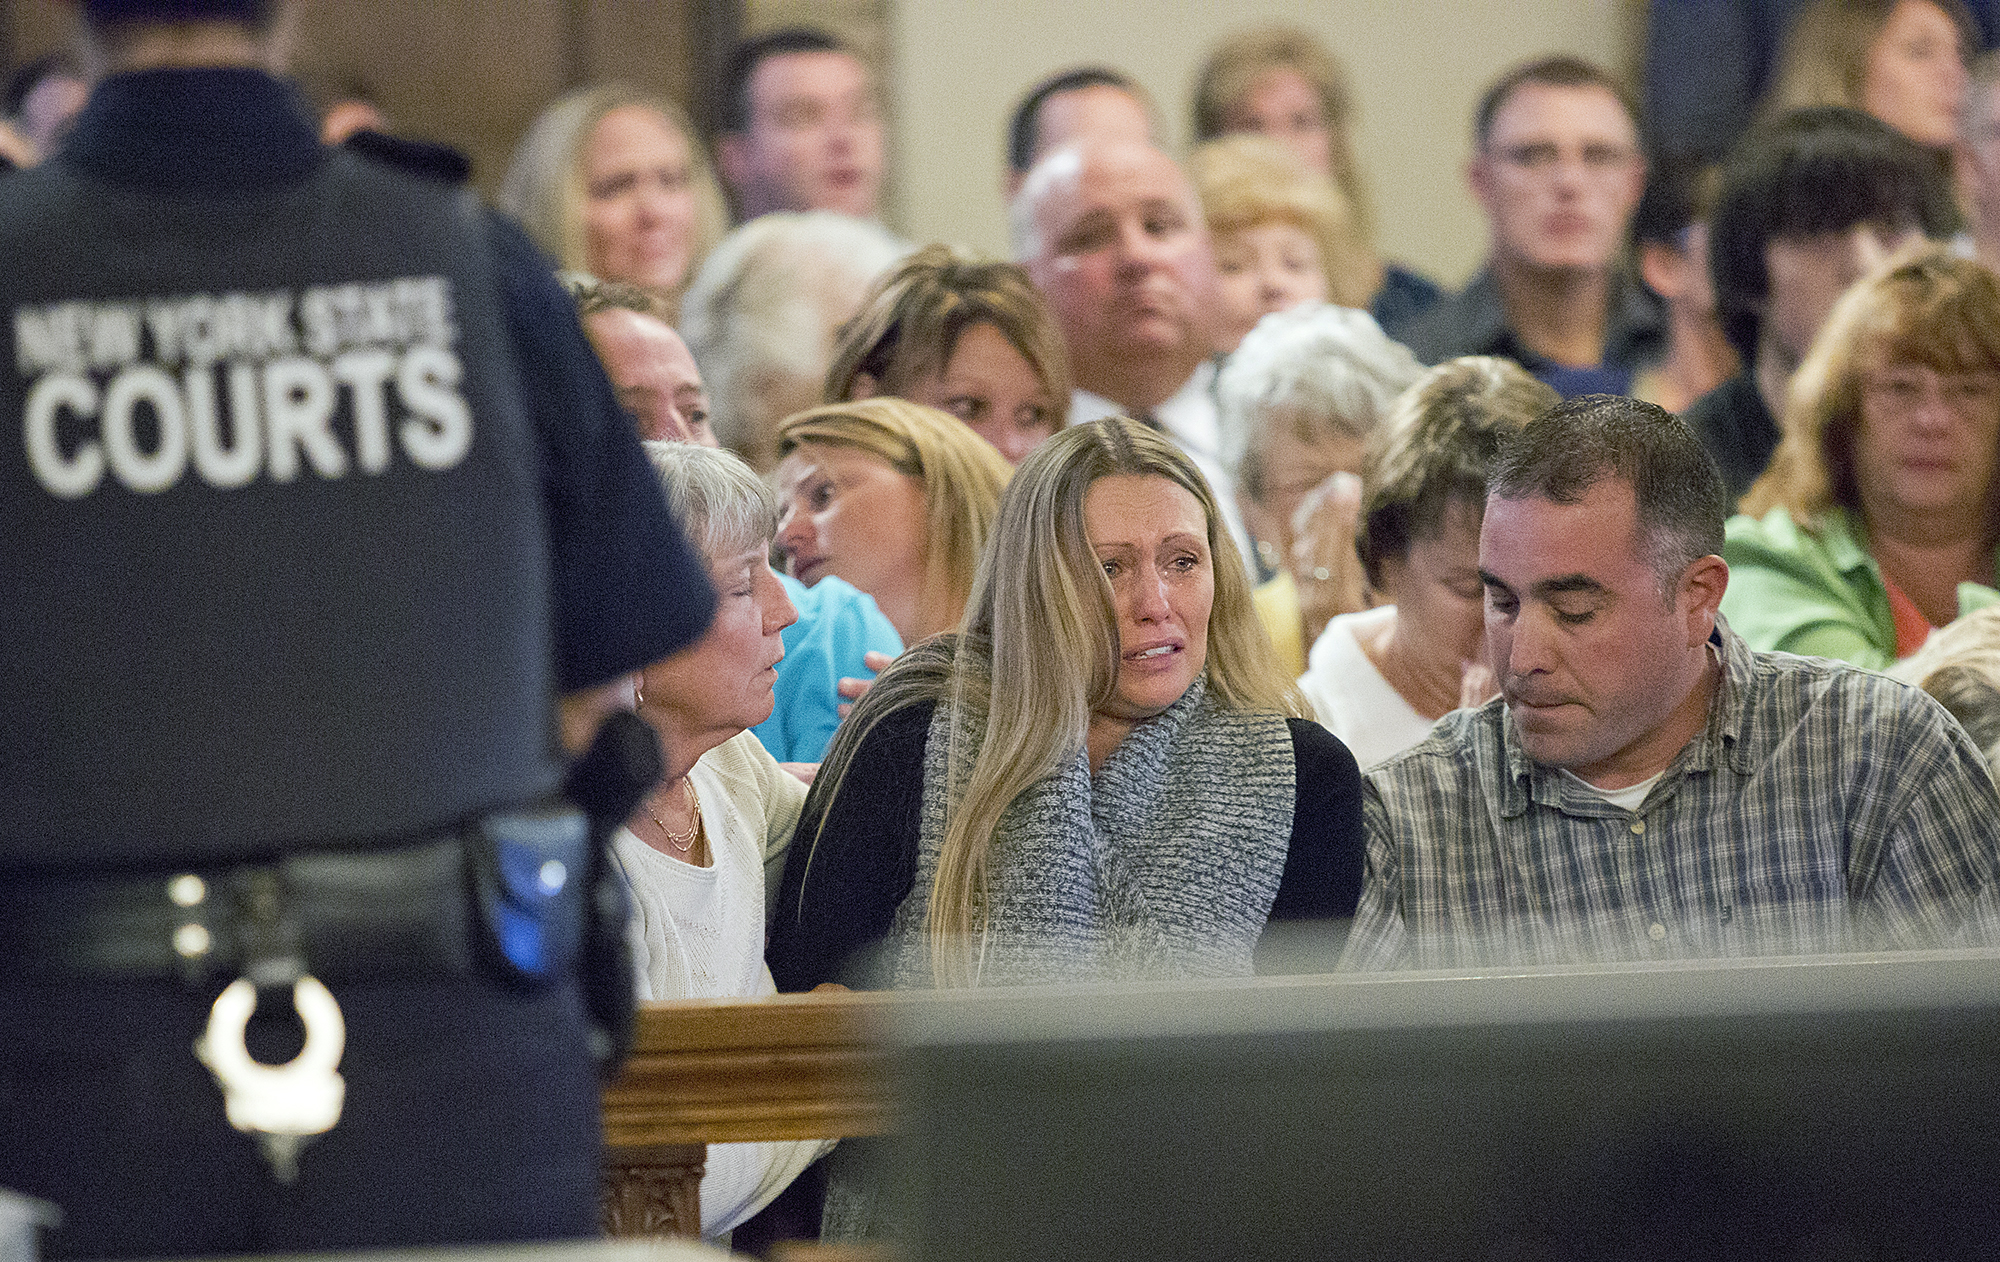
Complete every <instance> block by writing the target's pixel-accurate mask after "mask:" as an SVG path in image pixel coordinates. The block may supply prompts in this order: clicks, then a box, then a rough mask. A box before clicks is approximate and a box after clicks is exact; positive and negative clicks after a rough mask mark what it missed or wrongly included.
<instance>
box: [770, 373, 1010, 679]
mask: <svg viewBox="0 0 2000 1262" xmlns="http://www.w3.org/2000/svg"><path fill="white" fill-rule="evenodd" d="M778 455H779V457H780V459H779V463H778V470H777V473H776V475H775V480H776V482H777V486H778V496H779V501H780V503H781V504H782V506H783V507H782V510H781V514H780V516H779V519H778V538H777V546H778V551H780V552H782V553H784V555H785V568H786V569H787V570H789V571H790V572H791V575H792V577H793V578H795V579H797V580H799V582H801V583H804V584H805V585H806V586H807V587H814V586H817V585H818V584H819V583H820V582H821V581H822V580H824V579H826V578H828V577H834V578H840V579H844V580H846V581H847V582H849V583H851V584H853V585H854V586H855V587H857V588H859V589H860V590H862V591H864V592H866V593H868V594H869V595H870V596H872V597H874V599H875V603H876V604H877V605H878V606H880V607H881V610H882V612H883V614H885V615H886V616H887V617H888V619H889V621H890V622H891V623H893V624H894V625H895V628H896V632H897V634H898V635H900V636H901V637H902V640H903V643H904V644H915V643H917V642H918V641H919V640H923V639H927V638H928V637H930V636H933V635H936V634H938V633H939V632H943V631H950V630H952V629H954V628H956V627H957V626H958V624H959V620H960V618H961V617H963V616H964V613H965V599H966V594H967V593H968V592H969V591H970V590H971V588H972V575H973V570H974V568H975V567H976V566H977V565H978V564H979V556H980V553H981V551H982V550H983V549H984V548H985V547H986V541H987V539H988V537H989V536H990V535H991V534H992V531H993V514H994V512H995V510H996V508H997V506H998V504H999V501H1000V491H1001V488H1003V487H1004V486H1006V485H1007V479H1008V478H1009V477H1010V476H1011V475H1012V474H1013V469H1012V467H1011V466H1009V465H1008V463H1007V462H1006V461H1005V460H1004V459H1002V458H1001V456H1000V453H999V452H997V451H995V450H994V449H993V446H992V444H990V443H988V442H986V441H984V440H983V439H981V438H980V437H979V436H978V435H976V434H974V433H973V432H972V431H971V430H969V429H967V428H966V427H965V426H964V425H961V424H960V423H959V422H958V421H957V420H956V419H955V418H953V417H952V416H951V415H950V414H949V413H947V412H940V411H938V410H937V409H936V408H928V407H924V406H922V405H921V404H916V403H910V402H908V401H906V400H903V399H891V398H878V399H864V400H861V401H860V402H858V403H830V404H827V405H825V406H823V407H816V408H811V409H809V410H807V411H804V412H800V413H799V414H797V415H796V416H790V417H787V418H786V419H785V422H784V424H783V425H781V426H779V427H778Z"/></svg>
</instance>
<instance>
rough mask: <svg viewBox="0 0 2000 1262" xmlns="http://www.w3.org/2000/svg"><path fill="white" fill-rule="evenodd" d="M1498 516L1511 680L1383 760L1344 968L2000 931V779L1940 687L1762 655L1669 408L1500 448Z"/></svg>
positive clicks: (1646, 954)
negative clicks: (1939, 699) (1723, 609)
mask: <svg viewBox="0 0 2000 1262" xmlns="http://www.w3.org/2000/svg"><path fill="white" fill-rule="evenodd" d="M1488 486H1489V495H1488V499H1487V505H1486V518H1485V524H1484V527H1483V529H1482V530H1481V532H1480V545H1479V564H1480V577H1481V579H1482V581H1483V582H1484V584H1485V587H1486V638H1487V649H1488V652H1489V654H1490V657H1491V660H1492V663H1493V668H1494V671H1495V673H1496V674H1497V675H1498V676H1499V680H1500V686H1501V695H1500V697H1499V698H1497V699H1495V700H1494V701H1491V702H1489V703H1488V704H1486V705H1485V706H1483V707H1481V708H1479V709H1477V710H1459V711H1456V712H1454V713H1452V714H1450V715H1447V716H1446V717H1445V718H1444V719H1442V720H1440V721H1439V723H1438V725H1437V727H1436V728H1435V729H1434V730H1433V731H1432V733H1431V735H1430V736H1429V737H1428V738H1427V739H1426V740H1424V741H1423V742H1422V743H1421V744H1419V745H1417V746H1415V747H1414V748H1412V749H1410V750H1407V751H1405V752H1404V753H1403V754H1401V755H1399V756H1397V757H1395V758H1393V759H1390V760H1389V761H1388V762H1385V763H1383V764H1382V765H1381V766H1379V767H1377V768H1376V769H1375V770H1374V771H1373V772H1371V773H1370V774H1369V776H1368V778H1367V784H1366V789H1365V795H1364V803H1365V813H1366V819H1367V827H1368V866H1367V882H1366V886H1365V888H1364V890H1363V893H1362V897H1361V906H1360V910H1359V913H1358V914H1357V916H1356V918H1355V924H1354V930H1353V933H1352V935H1351V937H1350V938H1349V941H1348V946H1347V953H1346V956H1345V957H1344V960H1343V963H1344V964H1346V965H1347V966H1350V967H1361V968H1391V967H1418V968H1442V967H1457V966H1464V965H1479V964H1513V963H1559V962H1573V961H1588V960H1607V959H1610V960H1626V959H1659V958H1690V957H1692V958H1705V957H1718V956H1741V955H1764V954H1781V953H1791V952H1803V951H1841V950H1857V949H1874V948H1879V947H1923V946H1958V945H1985V944H1988V943H1992V942H1995V941H2000V795H1996V794H1995V792H1994V788H1993V783H1992V781H1991V779H1990V778H1989V776H1988V773H1987V769H1986V764H1985V762H1984V761H1983V760H1982V758H1981V757H1980V754H1979V751H1978V750H1977V749H1976V748H1974V746H1973V744H1972V742H1971V740H1970V739H1969V738H1967V737H1966V735H1965V733H1964V732H1963V731H1962V730H1961V729H1960V728H1959V726H1958V724H1957V723H1956V722H1955V721H1954V720H1953V719H1952V718H1951V717H1950V716H1949V715H1948V714H1946V713H1945V711H1944V710H1943V709H1942V708H1941V707H1940V706H1938V705H1937V704H1936V703H1935V702H1933V701H1932V700H1931V699H1930V698H1929V697H1927V696H1925V695H1924V694H1923V693H1921V692H1918V691H1917V690H1915V689H1912V688H1908V687H1906V686H1904V685H1902V684H1899V683H1895V682H1893V681H1891V680H1889V679H1886V678H1884V677H1882V676H1879V675H1875V674H1871V673H1868V672H1866V671H1861V670H1858V669H1855V668H1852V667H1848V666H1845V665H1842V664H1840V663H1836V662H1830V661H1825V660H1821V659H1818V658H1803V657H1794V656H1791V655H1789V654H1784V653H1753V652H1751V651H1750V649H1749V648H1748V646H1746V645H1745V644H1744V643H1743V641H1742V640H1741V639H1739V638H1738V637H1737V636H1736V635H1734V634H1733V633H1732V632H1731V631H1730V630H1729V627H1728V625H1727V624H1726V623H1725V622H1723V621H1722V620H1721V619H1720V617H1719V616H1718V615H1717V612H1716V609H1717V606H1718V604H1719V603H1720V602H1721V600H1722V593H1723V589H1724V588H1725V587H1726V586H1727V585H1728V582H1729V569H1728V566H1727V565H1725V564H1724V563H1723V561H1722V558H1721V557H1720V556H1719V555H1718V554H1719V553H1720V552H1721V550H1722V523H1723V518H1724V516H1725V513H1726V510H1727V503H1726V500H1725V498H1724V493H1723V489H1722V485H1721V481H1720V479H1719V478H1718V476H1717V474H1716V472H1715V469H1714V466H1713V465H1712V464H1711V463H1710V462H1709V459H1708V457H1707V456H1706V455H1705V454H1704V453H1703V451H1702V449H1701V446H1700V444H1699V443H1698V442H1697V441H1696V440H1695V438H1694V437H1693V435H1692V434H1691V433H1690V432H1689V431H1688V429H1687V428H1686V427H1685V426H1684V425H1683V424H1682V423H1681V422H1679V421H1678V420H1676V419H1675V418H1673V417H1672V416H1670V415H1668V414H1667V413H1666V412H1664V411H1661V410H1660V409H1659V408H1657V407H1654V406H1653V405H1651V404H1647V403H1639V402H1636V401H1634V400H1631V399H1625V398H1614V397H1611V396H1605V395H1594V396H1589V397H1586V398H1582V399H1576V400H1572V401H1571V402H1568V403H1565V404H1562V405H1561V406H1559V407H1557V408H1555V409H1553V410H1551V411H1550V412H1548V413H1546V414H1545V415H1543V416H1542V417H1541V418H1540V419H1538V420H1536V421H1535V422H1534V423H1533V424H1532V425H1530V426H1529V427H1528V428H1527V429H1526V430H1524V431H1522V432H1521V433H1520V434H1519V435H1517V436H1516V437H1515V438H1514V439H1513V440H1512V441H1511V442H1509V443H1507V444H1506V445H1505V446H1504V447H1503V449H1502V451H1501V453H1500V455H1499V457H1498V459H1497V460H1496V462H1495V464H1494V466H1493V468H1492V470H1491V473H1490V476H1489V481H1488Z"/></svg>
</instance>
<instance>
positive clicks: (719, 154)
mask: <svg viewBox="0 0 2000 1262" xmlns="http://www.w3.org/2000/svg"><path fill="white" fill-rule="evenodd" d="M717 101H718V103H719V109H720V118H719V120H718V123H717V127H716V133H717V134H716V142H715V156H716V160H717V161H718V162H719V163H720V164H721V167H722V178H723V180H724V182H726V183H727V184H728V185H729V192H730V195H731V196H732V197H734V198H735V200H736V211H737V217H738V218H739V219H740V220H750V219H755V218H756V217H757V216H759V215H768V214H770V213H771V212H772V211H775V210H789V211H810V210H830V211H833V212H834V213H836V214H841V215H851V216H853V217H854V218H856V219H873V218H875V216H876V214H877V212H878V210H879V209H880V207H879V205H878V203H879V202H880V199H881V195H882V171H883V160H884V155H885V153H886V146H885V143H884V137H883V131H882V107H881V104H880V102H879V101H878V100H877V99H876V95H875V76H874V75H873V74H872V73H871V72H870V71H869V69H868V66H867V65H866V64H865V63H864V62H863V61H862V60H861V58H859V57H857V56H856V55H855V54H854V51H853V50H852V49H850V48H849V47H848V46H847V45H845V44H843V43H841V42H840V41H839V40H838V39H835V38H834V37H833V36H832V35H829V34H827V33H826V32H825V31H822V30H818V29H816V28H813V27H804V26H791V27H785V28H784V29H782V30H776V31H769V32H766V33H765V34H762V35H758V36H755V37H753V38H751V39H749V40H746V41H744V42H743V43H742V44H739V45H738V46H737V47H736V49H735V51H734V52H733V53H731V54H730V57H729V64H728V67H727V69H726V71H725V72H724V74H723V80H722V85H721V89H720V91H719V92H718V94H717Z"/></svg>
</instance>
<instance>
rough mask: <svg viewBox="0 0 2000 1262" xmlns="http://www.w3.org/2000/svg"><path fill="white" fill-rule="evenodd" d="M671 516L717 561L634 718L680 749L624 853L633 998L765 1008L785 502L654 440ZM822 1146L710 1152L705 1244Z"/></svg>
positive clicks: (732, 472) (795, 799)
mask: <svg viewBox="0 0 2000 1262" xmlns="http://www.w3.org/2000/svg"><path fill="white" fill-rule="evenodd" d="M646 454H647V455H648V457H649V458H650V459H651V460H652V462H653V467H654V468H655V469H656V470H658V472H659V475H660V481H661V485H662V486H663V487H664V489H665V491H666V497H667V505H668V507H669V508H671V509H672V510H673V512H674V517H675V519H676V520H678V521H679V522H680V523H681V525H682V527H683V529H685V530H686V531H687V532H688V536H689V538H690V539H691V540H692V541H693V542H694V543H695V545H696V547H697V548H698V550H699V551H700V552H701V554H702V555H703V556H704V557H705V558H706V559H707V562H708V573H709V578H710V581H711V582H713V584H714V586H715V590H716V593H717V595H718V597H719V603H718V604H717V606H716V611H715V621H714V622H713V623H711V624H710V625H709V629H708V631H707V632H706V633H705V634H704V635H703V636H702V638H701V639H699V640H697V641H696V642H695V643H694V644H693V645H692V646H690V647H688V648H685V649H683V650H681V651H680V652H679V653H676V654H674V655H673V656H672V657H669V658H667V659H666V660H664V661H661V662H656V663H654V664H653V665H651V666H648V667H647V668H646V669H645V670H644V671H643V672H641V673H640V674H639V676H638V677H637V679H636V681H635V687H634V699H635V702H636V704H637V707H638V712H639V717H641V718H643V719H645V720H646V722H647V723H649V724H651V725H652V726H653V727H654V728H655V729H656V730H657V731H658V732H659V733H660V737H661V740H662V742H663V744H664V746H665V748H667V749H670V750H672V751H674V754H673V761H672V762H670V763H669V764H668V766H667V770H666V775H665V777H664V778H663V779H662V780H661V782H660V784H659V786H658V787H656V788H655V789H654V790H653V791H652V792H651V793H650V794H649V795H648V796H647V798H646V800H645V801H644V802H642V803H641V804H640V806H639V809H638V811H636V812H635V813H634V814H633V816H632V818H631V821H630V822H629V823H628V824H627V825H626V826H625V827H624V828H621V829H620V830H619V831H618V834H617V838H616V841H615V843H614V845H615V849H616V854H617V856H618V862H619V864H620V865H621V866H622V867H623V869H624V871H625V877H626V880H627V881H628V882H629V884H630V887H631V890H632V903H633V927H634V934H633V937H634V939H635V947H636V950H635V954H636V955H637V964H638V981H639V997H640V998H641V999H645V1000H660V999H755V998H758V997H759V996H762V995H769V994H772V993H774V992H775V987H773V986H772V984H771V972H770V970H769V969H768V968H766V967H765V965H764V916H765V911H764V906H765V898H764V874H765V869H766V868H767V867H769V868H770V869H771V870H772V871H773V872H776V871H777V870H778V867H779V865H780V864H781V863H782V861H783V855H784V852H785V848H786V847H787V846H788V845H790V844H791V840H792V829H793V826H794V825H795V824H797V822H798V818H799V809H800V808H801V807H802V806H803V805H804V804H805V796H806V787H805V785H804V784H802V783H800V782H799V781H798V780H797V779H795V778H794V777H792V776H789V775H787V774H785V772H784V771H783V770H782V769H781V768H780V767H779V766H778V764H777V762H776V761H774V760H773V758H772V757H771V755H770V754H769V753H768V752H766V750H765V749H764V746H763V745H762V744H760V743H759V742H758V740H757V738H756V737H755V736H753V735H751V734H750V731H749V728H750V727H751V726H752V725H754V724H757V723H761V722H763V721H764V720H765V719H766V718H767V717H768V716H769V715H770V713H771V710H772V707H773V706H774V704H775V699H774V697H773V694H772V685H773V683H774V681H775V680H776V678H777V670H776V667H777V665H778V662H779V661H780V659H781V658H782V657H783V656H784V652H785V650H784V643H783V639H782V632H783V631H784V629H785V628H786V627H787V626H789V625H790V624H791V623H792V620H793V617H794V613H793V609H792V606H791V602H790V601H789V600H787V599H786V598H785V589H784V586H783V584H782V583H780V582H779V580H778V576H777V575H775V574H773V573H772V572H771V566H770V562H769V556H770V550H771V536H772V532H773V529H774V527H775V526H776V523H777V519H778V512H777V502H776V500H775V499H774V498H773V497H772V495H771V492H770V490H769V488H767V487H766V486H765V485H764V482H763V480H762V479H760V478H759V477H758V476H757V475H756V474H755V473H754V472H752V471H751V469H750V467H749V466H748V465H746V464H744V463H743V462H742V461H741V460H740V459H738V458H737V457H736V456H734V455H731V454H730V453H728V452H726V451H715V450H711V449H708V448H703V447H698V446H694V445H692V444H689V443H668V442H650V443H648V444H647V445H646ZM827 1146H828V1145H823V1144H821V1143H819V1142H817V1141H812V1140H803V1141H794V1142H789V1143H783V1142H781V1143H756V1144H748V1143H746V1144H711V1145H709V1148H708V1162H707V1167H706V1169H705V1170H704V1172H703V1174H702V1178H701V1234H702V1236H703V1238H704V1239H711V1240H712V1239H715V1238H717V1237H719V1236H722V1235H723V1234H724V1233H726V1232H728V1231H729V1230H730V1229H731V1228H733V1227H735V1226H736V1225H737V1224H738V1223H740V1222H742V1221H743V1220H744V1219H746V1218H748V1217H750V1215H752V1214H754V1213H755V1212H756V1211H757V1210H758V1209H760V1208H762V1207H763V1206H764V1205H765V1204H766V1203H768V1202H769V1201H770V1200H771V1198H772V1197H774V1196H776V1195H777V1194H778V1193H779V1192H780V1191H782V1190H783V1189H784V1187H785V1185H786V1184H788V1183H790V1182H791V1181H792V1179H793V1178H795V1177H796V1176H797V1175H798V1173H799V1172H800V1171H801V1170H803V1169H805V1167H806V1166H807V1165H808V1164H810V1163H811V1162H812V1161H813V1160H814V1159H815V1158H817V1157H818V1156H819V1154H820V1153H821V1152H823V1151H825V1148H826V1147H827Z"/></svg>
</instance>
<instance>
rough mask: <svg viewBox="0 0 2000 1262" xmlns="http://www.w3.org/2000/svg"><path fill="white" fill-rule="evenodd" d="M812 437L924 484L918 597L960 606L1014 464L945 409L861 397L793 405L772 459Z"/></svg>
mask: <svg viewBox="0 0 2000 1262" xmlns="http://www.w3.org/2000/svg"><path fill="white" fill-rule="evenodd" d="M810 443H829V444H833V445H836V446H846V447H858V448H860V449H861V450H862V451H866V452H868V453H870V454H872V455H875V456H879V457H881V458H882V459H883V460H886V461H887V462H888V463H889V464H890V466H891V467H893V468H894V469H895V470H896V472H898V473H901V474H904V475H906V476H908V477H912V478H915V479H916V480H917V481H918V482H921V483H922V484H923V488H924V580H923V590H924V593H925V598H924V602H923V603H924V604H925V605H926V606H929V605H931V604H932V602H933V600H935V601H936V603H937V605H939V606H941V607H944V608H949V609H963V608H965V603H966V597H967V595H968V594H969V593H970V592H971V590H972V582H973V573H974V571H975V570H976V569H977V568H978V565H979V557H980V554H981V553H982V552H983V551H984V550H985V548H986V541H987V538H988V536H990V535H991V534H992V533H993V524H994V516H995V514H996V513H997V512H998V511H999V507H1000V492H1001V489H1002V488H1004V487H1005V486H1006V485H1007V479H1008V478H1010V477H1011V476H1013V473H1014V469H1013V466H1011V465H1009V464H1008V463H1007V460H1006V457H1004V456H1002V455H1001V454H1000V453H999V452H998V451H996V450H994V448H993V445H992V444H991V443H989V442H987V441H986V440H985V439H983V438H981V437H980V436H979V435H977V434H975V433H973V432H972V431H971V430H970V429H968V428H967V427H966V426H965V425H964V423H962V422H961V421H960V420H959V419H958V418H957V417H955V416H953V415H952V414H951V413H949V412H940V411H939V410H938V409H936V408H931V407H925V406H924V405H922V404H920V403H911V402H909V401H907V400H904V399H896V398H889V397H883V398H875V399H861V400H857V401H856V402H852V403H829V404H826V405H825V406H823V407H816V408H810V409H808V410H806V411H804V412H797V413H794V414H793V415H791V416H788V417H786V418H785V419H784V421H783V422H782V423H780V424H779V426H778V458H779V459H781V460H782V459H783V458H784V457H785V456H786V455H788V454H790V453H791V452H792V451H793V450H794V449H795V448H798V447H801V446H805V445H807V444H810Z"/></svg>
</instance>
